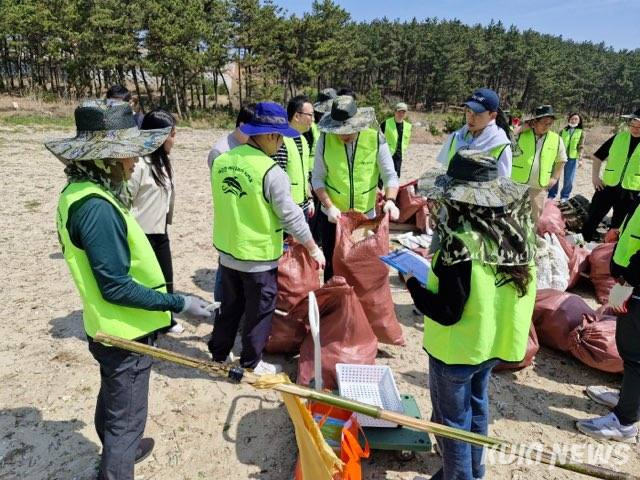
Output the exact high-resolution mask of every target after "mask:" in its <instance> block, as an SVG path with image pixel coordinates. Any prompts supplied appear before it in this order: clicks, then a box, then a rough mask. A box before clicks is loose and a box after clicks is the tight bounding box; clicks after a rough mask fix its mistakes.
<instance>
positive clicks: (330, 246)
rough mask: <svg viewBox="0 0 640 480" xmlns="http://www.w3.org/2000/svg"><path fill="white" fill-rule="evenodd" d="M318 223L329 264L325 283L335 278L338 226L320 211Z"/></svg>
mask: <svg viewBox="0 0 640 480" xmlns="http://www.w3.org/2000/svg"><path fill="white" fill-rule="evenodd" d="M316 215H318V217H319V218H318V222H319V224H320V233H321V236H322V252H323V253H324V258H325V259H326V261H327V264H326V265H325V267H324V281H325V282H326V281H328V280H329V279H330V278H331V277H333V250H334V249H335V248H336V224H335V223H331V222H330V221H329V218H328V217H327V216H326V215H325V214H324V212H322V211H320V210H318V213H317V214H316Z"/></svg>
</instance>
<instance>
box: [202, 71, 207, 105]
mask: <svg viewBox="0 0 640 480" xmlns="http://www.w3.org/2000/svg"><path fill="white" fill-rule="evenodd" d="M202 109H203V110H206V109H207V84H206V82H205V78H204V73H203V74H202Z"/></svg>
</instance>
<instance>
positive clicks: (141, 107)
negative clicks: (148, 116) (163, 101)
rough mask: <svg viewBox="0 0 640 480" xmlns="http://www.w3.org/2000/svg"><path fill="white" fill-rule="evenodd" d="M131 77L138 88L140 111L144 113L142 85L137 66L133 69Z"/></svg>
mask: <svg viewBox="0 0 640 480" xmlns="http://www.w3.org/2000/svg"><path fill="white" fill-rule="evenodd" d="M131 76H132V77H133V84H134V85H135V86H136V95H137V96H138V104H139V105H140V111H141V112H142V113H144V102H143V100H142V95H140V85H139V84H138V74H137V73H136V67H135V65H134V66H133V67H131Z"/></svg>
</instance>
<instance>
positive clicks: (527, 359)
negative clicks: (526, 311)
mask: <svg viewBox="0 0 640 480" xmlns="http://www.w3.org/2000/svg"><path fill="white" fill-rule="evenodd" d="M538 350H540V344H539V343H538V335H537V334H536V329H535V328H534V326H533V323H532V324H531V328H529V341H528V342H527V351H526V353H525V355H524V360H522V361H521V362H520V363H516V362H500V363H499V364H498V365H496V366H495V367H494V370H495V371H496V372H501V371H503V370H519V369H521V368H524V367H528V366H529V365H531V364H532V363H533V359H534V357H535V356H536V353H538Z"/></svg>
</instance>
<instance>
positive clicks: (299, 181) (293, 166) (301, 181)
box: [284, 136, 309, 205]
mask: <svg viewBox="0 0 640 480" xmlns="http://www.w3.org/2000/svg"><path fill="white" fill-rule="evenodd" d="M300 139H301V140H302V157H301V156H300V150H298V145H297V144H296V141H295V140H294V139H293V138H289V137H284V144H285V146H286V147H287V175H289V181H290V182H291V197H292V198H293V201H294V202H296V203H297V204H298V205H300V204H302V203H304V202H305V200H306V199H307V183H308V182H309V144H308V143H307V140H306V139H305V138H304V137H303V136H300Z"/></svg>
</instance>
